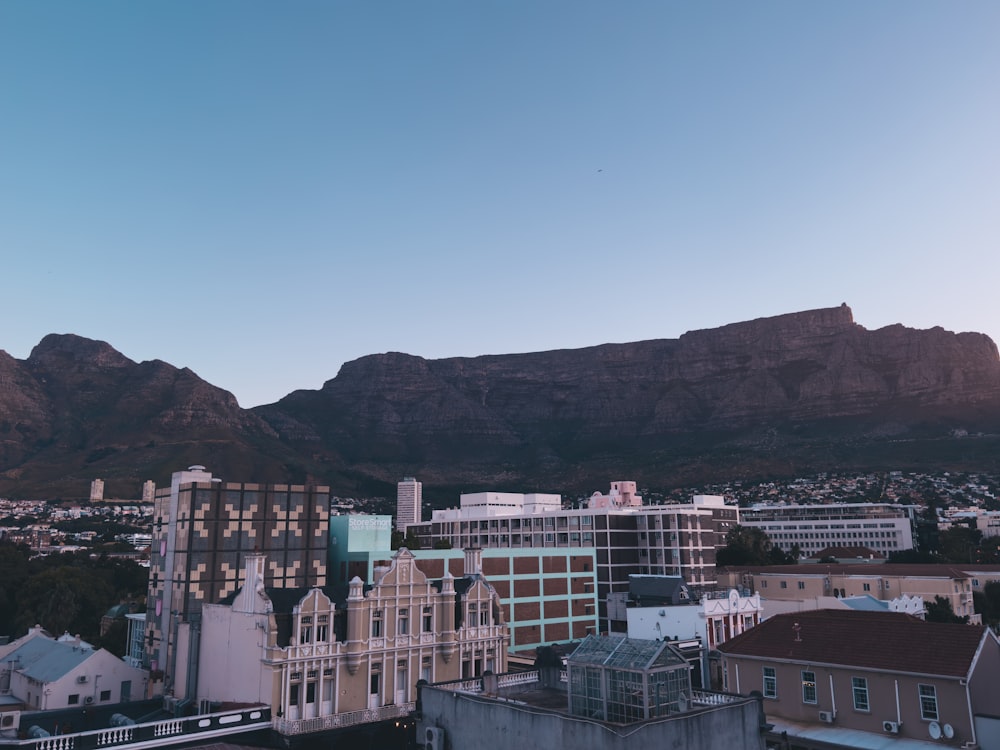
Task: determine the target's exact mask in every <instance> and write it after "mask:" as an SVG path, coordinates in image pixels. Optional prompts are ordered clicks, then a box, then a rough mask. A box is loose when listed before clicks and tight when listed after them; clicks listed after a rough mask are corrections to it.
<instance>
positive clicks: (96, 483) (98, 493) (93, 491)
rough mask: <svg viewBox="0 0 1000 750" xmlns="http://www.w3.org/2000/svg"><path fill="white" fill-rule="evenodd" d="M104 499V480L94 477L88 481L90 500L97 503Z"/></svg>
mask: <svg viewBox="0 0 1000 750" xmlns="http://www.w3.org/2000/svg"><path fill="white" fill-rule="evenodd" d="M103 499H104V480H103V479H95V480H93V481H92V482H91V483H90V502H92V503H99V502H101V501H102V500H103Z"/></svg>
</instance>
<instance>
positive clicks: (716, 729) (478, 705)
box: [417, 686, 765, 750]
mask: <svg viewBox="0 0 1000 750" xmlns="http://www.w3.org/2000/svg"><path fill="white" fill-rule="evenodd" d="M421 709H422V717H423V718H422V721H421V722H420V723H418V725H417V738H418V740H422V739H423V738H424V736H425V730H426V728H427V727H431V726H436V727H441V728H443V729H444V738H445V741H444V744H443V746H442V750H467V748H475V747H485V746H489V748H490V750H524V748H536V747H538V748H545V749H546V750H563V748H565V749H566V750H585V749H588V748H600V749H601V750H635V749H636V748H642V747H649V748H654V747H656V748H667V747H669V748H685V750H734V748H739V749H740V750H744V749H745V750H764V747H765V745H764V740H763V737H762V735H761V733H760V730H759V704H758V703H757V702H756V701H755V700H752V699H747V700H746V701H745V702H742V703H736V704H731V705H726V706H717V707H711V708H705V709H701V710H698V711H691V712H688V713H685V714H678V715H677V716H675V717H671V718H668V719H662V720H659V721H651V722H647V723H641V724H629V725H624V726H622V725H612V724H605V723H602V722H598V721H592V720H589V719H584V718H581V717H576V716H568V715H565V714H560V713H555V712H548V711H544V710H541V709H537V708H533V707H531V706H528V705H524V704H515V703H505V702H503V701H498V700H493V699H490V698H484V697H480V696H478V695H472V694H468V693H456V692H451V691H448V690H442V689H439V688H434V687H431V686H426V687H424V689H423V690H422V691H421Z"/></svg>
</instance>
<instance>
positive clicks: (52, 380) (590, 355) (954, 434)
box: [0, 305, 1000, 496]
mask: <svg viewBox="0 0 1000 750" xmlns="http://www.w3.org/2000/svg"><path fill="white" fill-rule="evenodd" d="M998 447H1000V357H998V352H997V347H996V345H995V344H994V342H993V341H992V340H990V339H989V338H988V337H987V336H985V335H983V334H979V333H959V334H955V333H951V332H948V331H945V330H943V329H941V328H932V329H930V330H914V329H911V328H906V327H904V326H902V325H893V326H888V327H886V328H881V329H878V330H874V331H869V330H867V329H865V328H864V327H862V326H860V325H858V324H856V323H855V322H854V319H853V315H852V313H851V310H850V309H849V308H848V307H847V306H846V305H842V306H841V307H837V308H829V309H821V310H811V311H806V312H800V313H792V314H789V315H781V316H777V317H772V318H762V319H758V320H753V321H748V322H742V323H734V324H731V325H727V326H723V327H721V328H716V329H710V330H701V331H692V332H689V333H686V334H684V335H682V336H681V337H680V338H678V339H663V340H655V341H643V342H636V343H628V344H605V345H602V346H595V347H589V348H585V349H574V350H561V351H550V352H537V353H530V354H510V355H496V356H483V357H470V358H465V357H456V358H450V359H440V360H426V359H423V358H421V357H416V356H412V355H408V354H400V353H388V354H377V355H370V356H367V357H362V358H360V359H358V360H355V361H353V362H348V363H346V364H344V365H343V367H342V368H341V370H340V372H339V373H338V374H337V376H336V377H335V378H333V379H332V380H329V381H327V382H326V383H325V384H324V386H323V387H322V389H320V390H318V391H296V392H294V393H291V394H289V395H288V396H286V397H285V398H283V399H281V400H280V401H278V402H277V403H275V404H270V405H267V406H261V407H257V408H255V409H252V410H248V411H244V410H241V409H239V407H238V406H237V404H236V402H235V399H233V397H232V396H231V395H230V394H229V393H227V392H225V391H222V390H220V389H218V388H215V387H214V386H211V385H209V384H208V383H205V382H204V381H201V380H200V379H198V378H197V377H196V376H195V375H194V374H193V373H191V372H190V371H189V370H177V369H175V368H173V367H171V366H170V365H167V364H165V363H162V362H151V363H150V362H144V363H141V364H136V363H134V362H132V361H131V360H128V359H127V358H125V357H123V356H122V355H121V354H119V353H118V352H116V351H115V350H114V349H112V348H111V347H110V346H108V345H107V344H104V343H102V342H94V341H88V340H86V339H80V338H78V337H75V336H47V337H46V338H45V339H44V340H43V341H42V342H41V343H40V344H39V345H38V346H37V347H36V348H35V350H34V351H32V353H31V355H30V356H29V357H28V359H27V360H25V361H23V362H19V361H18V360H14V359H13V358H11V357H9V356H6V355H4V354H3V353H0V472H2V475H0V493H11V494H13V493H16V492H24V491H25V490H24V489H22V488H34V490H33V491H35V492H38V491H42V490H45V491H50V490H48V488H50V487H58V488H65V489H60V490H59V491H60V492H65V493H69V492H70V490H69V489H68V487H69V485H70V484H72V486H73V487H75V488H76V489H75V492H74V494H75V495H76V496H79V495H81V494H84V492H85V488H86V486H88V484H89V481H90V479H91V478H93V477H96V476H101V477H103V478H105V479H106V480H115V479H118V480H122V481H124V480H125V479H128V480H129V481H132V480H141V479H144V478H147V477H151V478H153V479H155V480H156V481H157V482H158V483H162V482H165V481H166V479H167V478H168V477H169V473H170V471H172V470H174V469H176V468H178V467H180V466H185V465H187V464H188V463H201V464H205V465H206V466H208V467H209V469H210V470H212V471H213V472H214V473H215V474H216V475H217V476H223V477H225V478H232V479H234V480H244V481H293V482H300V481H305V480H318V481H324V482H328V483H330V484H331V485H333V487H334V488H335V490H339V491H342V492H363V491H366V490H368V491H379V490H380V491H382V492H390V491H391V488H392V485H393V484H394V482H395V481H396V480H397V479H398V478H399V477H401V476H403V475H414V476H418V477H419V478H421V479H422V480H423V481H424V482H425V484H426V485H428V486H436V487H439V488H447V489H448V490H449V491H452V490H455V491H458V490H461V489H465V490H470V491H471V490H475V489H485V488H491V489H520V490H538V491H544V490H552V491H564V492H571V491H592V490H594V489H599V488H603V487H604V486H605V485H606V484H607V482H608V481H610V480H611V479H616V478H617V479H621V478H629V479H636V480H638V481H640V483H642V484H644V485H647V486H652V487H657V488H669V487H676V486H685V485H692V484H700V483H705V482H709V481H728V480H732V479H740V478H743V479H760V478H765V477H775V478H777V477H790V476H798V475H806V474H812V473H816V472H819V471H830V470H845V471H853V470H889V469H900V470H921V471H930V470H946V469H952V470H977V471H997V469H998V464H1000V452H998V450H997V448H998ZM122 491H125V490H124V489H123V490H122ZM134 493H135V490H132V494H134Z"/></svg>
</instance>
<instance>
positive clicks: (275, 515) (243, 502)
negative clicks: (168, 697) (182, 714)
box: [146, 466, 330, 697]
mask: <svg viewBox="0 0 1000 750" xmlns="http://www.w3.org/2000/svg"><path fill="white" fill-rule="evenodd" d="M329 506H330V495H329V489H328V488H326V487H312V486H302V485H281V484H274V485H265V484H239V483H234V482H222V481H221V480H218V479H215V478H214V477H213V476H212V475H211V473H209V472H208V471H206V470H205V468H204V467H203V466H192V467H190V468H189V469H188V470H187V471H179V472H175V473H174V474H173V476H172V478H171V484H170V487H169V488H165V489H162V490H158V491H157V492H156V499H155V502H154V518H153V544H152V548H151V549H150V570H149V592H148V598H147V617H146V654H147V658H148V659H149V666H150V667H151V670H152V671H153V674H154V676H158V677H162V678H165V681H164V683H163V684H162V685H161V687H162V688H165V689H167V690H168V691H170V692H172V693H173V695H174V696H176V697H182V696H185V695H190V694H191V692H192V690H193V688H194V686H195V684H196V674H195V672H196V666H197V663H196V660H195V659H194V655H195V654H196V653H197V639H198V636H197V633H198V621H199V618H200V613H201V609H202V607H203V605H205V604H210V603H215V602H218V601H220V600H221V599H222V598H223V597H225V596H227V595H229V594H232V593H234V592H235V591H236V588H237V585H238V576H239V572H240V569H241V566H242V564H243V558H244V557H245V556H246V555H247V554H248V553H251V552H264V553H267V556H268V557H267V560H268V563H267V564H268V571H267V573H268V584H269V585H270V586H272V587H274V588H299V587H303V586H322V585H324V584H325V583H326V566H327V536H328V526H329V513H330V510H329ZM191 645H193V648H190V647H189V646H191ZM178 646H182V647H183V648H184V650H185V652H186V653H187V654H189V661H187V662H185V661H184V660H183V659H181V660H179V659H178V658H177V647H178Z"/></svg>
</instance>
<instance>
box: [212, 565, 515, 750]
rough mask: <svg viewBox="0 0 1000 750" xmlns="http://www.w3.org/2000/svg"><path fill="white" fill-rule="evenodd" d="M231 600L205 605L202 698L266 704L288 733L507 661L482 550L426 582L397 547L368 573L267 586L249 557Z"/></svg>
mask: <svg viewBox="0 0 1000 750" xmlns="http://www.w3.org/2000/svg"><path fill="white" fill-rule="evenodd" d="M246 561H247V565H246V579H245V582H244V585H243V586H241V587H240V589H239V591H238V592H237V593H236V594H235V595H234V596H233V597H231V598H230V601H229V602H228V603H223V604H214V605H211V604H210V605H205V607H204V608H203V623H202V640H203V643H205V644H220V643H224V644H226V648H202V649H201V655H200V668H199V670H198V671H199V675H200V676H199V680H198V691H197V695H198V699H199V702H207V703H214V702H218V701H235V702H247V703H264V704H266V705H269V706H271V707H272V710H273V712H274V715H275V716H277V717H280V718H279V719H278V721H277V723H276V728H277V729H278V731H279V732H280V733H281V734H283V735H287V736H292V735H299V734H304V733H311V732H317V731H323V730H325V729H333V728H337V727H340V726H343V725H344V721H345V719H344V716H345V715H352V716H355V715H356V716H355V718H356V719H358V720H363V721H377V720H382V719H388V718H395V717H402V716H406V715H407V714H408V713H409V711H410V710H412V708H413V707H414V702H415V700H416V683H417V681H418V680H425V681H428V682H433V681H438V680H451V679H472V678H476V677H479V676H481V675H483V674H484V673H487V672H503V671H505V669H506V663H507V662H506V652H507V628H506V625H505V624H504V622H503V611H502V608H501V607H500V602H499V598H498V596H497V593H496V591H495V590H494V589H493V588H492V587H491V586H490V585H489V583H488V582H487V580H486V578H485V577H484V576H483V574H482V570H481V559H480V556H479V555H478V553H477V552H476V551H474V550H470V551H469V552H468V553H466V555H465V557H464V561H465V574H464V575H463V576H462V577H459V578H455V577H453V576H451V575H450V574H448V573H446V574H445V575H444V576H443V577H442V578H441V579H440V580H431V579H429V578H428V577H427V576H425V575H424V574H423V572H422V571H421V570H420V568H419V567H418V566H417V564H416V559H415V558H414V556H413V554H412V553H410V552H409V551H408V550H407V549H405V548H402V549H400V550H399V551H397V552H396V554H395V555H393V556H392V559H391V563H390V565H389V566H388V567H387V568H383V569H380V570H378V571H377V573H376V576H375V579H374V581H373V582H371V583H368V584H366V583H364V582H363V581H362V580H361V579H360V578H354V579H353V580H352V581H351V582H350V584H349V585H348V586H340V587H322V588H321V587H313V588H310V589H292V588H271V587H269V586H267V585H266V580H265V579H266V577H267V566H266V556H265V555H263V554H250V555H248V556H247V557H246Z"/></svg>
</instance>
